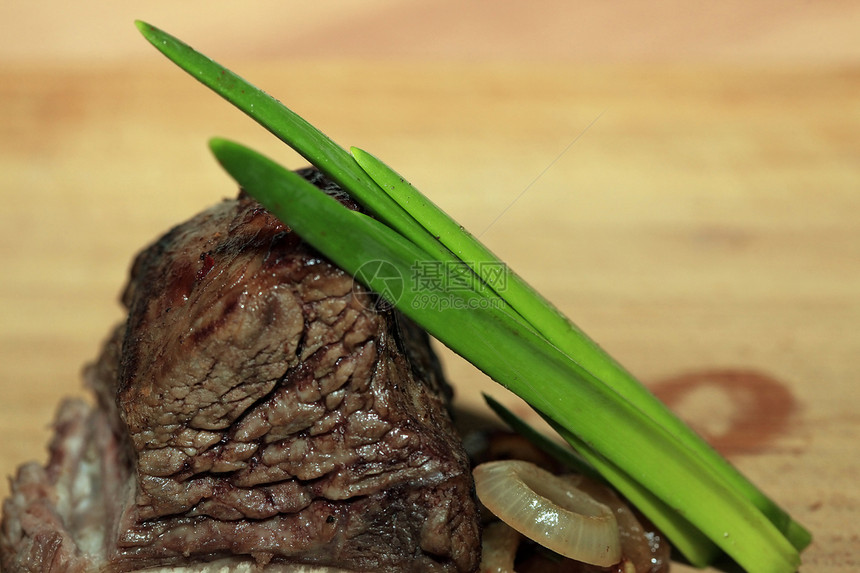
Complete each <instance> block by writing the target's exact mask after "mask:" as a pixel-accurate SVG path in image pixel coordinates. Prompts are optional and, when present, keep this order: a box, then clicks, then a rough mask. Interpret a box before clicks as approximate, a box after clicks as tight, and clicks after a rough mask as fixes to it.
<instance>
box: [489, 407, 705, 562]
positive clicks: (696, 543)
mask: <svg viewBox="0 0 860 573" xmlns="http://www.w3.org/2000/svg"><path fill="white" fill-rule="evenodd" d="M484 399H485V400H486V401H487V405H489V407H490V409H491V410H493V411H494V412H495V413H496V414H497V415H498V416H499V417H500V418H501V419H502V420H503V421H504V422H505V423H506V424H508V426H510V427H511V429H513V430H514V431H515V432H517V433H518V434H520V435H522V436H525V437H526V438H527V439H528V440H529V441H531V442H532V443H533V444H535V445H536V446H537V447H538V448H540V449H541V450H543V451H544V452H546V453H547V454H549V455H550V456H552V457H554V458H555V459H557V460H559V461H560V462H561V463H563V464H565V465H566V466H567V467H569V468H570V469H572V470H574V471H577V472H579V473H582V474H584V475H587V476H588V477H590V478H592V479H596V480H599V481H603V482H609V483H611V484H612V486H613V487H615V489H616V490H618V491H619V492H620V493H621V494H622V495H623V496H624V497H626V498H627V500H628V501H630V503H632V504H633V505H634V506H636V507H637V508H638V509H639V511H641V512H642V513H643V514H645V515H647V516H648V518H649V519H650V520H651V521H652V523H654V525H655V526H656V527H657V528H658V529H659V530H660V531H661V532H663V534H664V535H665V536H666V538H667V539H669V540H671V542H672V544H673V545H674V546H675V549H676V550H678V551H680V552H681V554H682V555H683V556H684V557H685V558H686V559H687V560H688V561H689V562H690V564H691V565H694V566H696V567H705V566H707V565H708V564H710V563H711V562H713V561H714V559H715V558H716V557H717V555H719V554H720V550H719V549H718V548H717V546H716V545H715V544H714V543H713V542H712V541H711V540H710V539H708V538H707V537H706V536H705V535H704V534H702V533H701V532H700V531H699V530H698V529H697V528H696V527H695V526H693V525H692V524H691V523H690V522H689V521H687V520H686V519H685V518H684V517H682V516H681V515H680V514H679V513H678V512H677V511H675V510H673V509H672V508H670V507H669V506H668V505H666V504H665V503H663V501H661V500H660V499H658V498H657V497H655V496H654V494H652V493H651V492H650V491H649V490H647V489H646V488H644V487H642V485H640V484H639V483H638V482H637V481H636V480H634V479H633V478H631V477H630V475H629V474H627V473H626V472H624V471H622V470H621V469H620V468H618V466H616V465H615V464H613V463H611V462H610V461H608V460H607V459H606V458H604V457H603V456H601V455H600V454H599V453H597V452H596V451H594V450H592V449H591V448H590V447H589V446H588V444H586V443H585V442H583V441H582V440H580V439H579V438H578V437H577V436H576V435H574V434H572V433H571V432H569V431H567V430H565V429H564V428H563V427H561V426H560V425H559V424H558V423H556V422H554V421H553V420H551V419H549V418H547V417H546V416H544V415H543V414H541V415H542V416H543V417H544V419H545V420H546V421H547V422H548V423H549V424H550V426H551V427H552V428H553V429H554V430H555V431H556V433H558V434H559V435H560V436H562V437H564V439H565V440H566V441H567V442H568V444H569V445H570V446H571V447H572V448H573V449H572V450H571V449H568V448H565V447H564V446H562V445H561V444H559V443H558V442H556V441H554V440H551V439H549V438H547V437H546V436H544V435H543V434H541V433H540V432H538V431H537V430H536V429H534V428H533V427H531V426H530V425H529V424H528V423H527V422H526V421H525V420H523V419H521V418H519V417H518V416H517V415H516V414H514V413H513V412H511V411H510V410H508V409H507V408H505V407H504V406H503V405H502V404H500V403H499V402H497V401H496V400H494V399H493V398H492V397H490V396H487V395H485V396H484ZM538 413H539V414H540V412H538ZM574 452H578V453H574ZM595 468H597V469H595Z"/></svg>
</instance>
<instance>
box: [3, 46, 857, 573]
mask: <svg viewBox="0 0 860 573" xmlns="http://www.w3.org/2000/svg"><path fill="white" fill-rule="evenodd" d="M231 66H232V67H233V68H234V69H236V70H238V71H241V72H242V73H243V75H245V76H246V77H248V78H249V79H251V80H252V81H253V82H254V83H256V84H258V85H261V86H264V87H265V88H267V89H268V90H269V91H270V92H272V93H274V94H276V95H277V96H278V97H279V98H281V99H282V100H284V101H286V102H287V103H288V105H290V106H291V107H293V108H294V109H296V110H297V111H298V112H299V113H301V114H303V115H304V116H305V117H307V118H308V119H309V120H311V121H312V122H314V123H315V124H317V125H318V126H320V127H321V128H322V129H323V130H324V131H326V132H327V133H328V134H329V135H331V136H332V137H334V138H335V139H336V140H337V141H339V142H341V143H342V144H344V145H358V146H360V147H363V148H365V149H368V150H370V151H372V152H374V153H375V154H377V155H379V156H381V157H382V158H384V159H385V160H386V161H388V162H389V163H391V164H392V165H394V166H396V167H397V168H398V169H399V170H400V171H401V172H402V173H404V174H405V175H407V176H408V177H409V178H410V179H411V180H412V181H413V183H415V184H416V185H417V186H418V187H419V188H420V189H422V190H423V191H424V192H425V193H427V194H428V195H430V196H431V197H432V198H433V199H434V200H436V202H437V203H439V204H440V205H442V206H443V207H444V208H445V209H447V210H448V211H449V212H451V213H452V214H453V215H454V216H455V217H456V218H457V219H459V220H460V221H461V222H462V223H463V224H464V225H465V226H466V227H468V228H469V229H471V230H472V231H473V232H474V233H475V234H478V235H480V237H481V238H482V240H484V241H485V242H486V243H488V244H489V245H490V246H491V247H492V248H493V250H495V251H496V252H497V253H498V254H499V255H500V256H501V257H502V258H503V259H505V260H506V261H507V262H508V263H509V264H510V265H511V266H512V267H513V268H514V269H515V270H517V271H518V272H519V273H520V274H522V275H523V276H525V277H526V278H527V279H528V280H529V281H530V282H532V283H533V284H534V285H535V286H536V287H537V288H538V289H539V290H541V291H542V292H544V293H545V294H546V295H547V296H548V297H549V298H550V299H551V300H553V301H555V302H556V304H557V305H558V306H559V307H560V308H561V309H562V310H564V311H565V312H566V313H567V314H568V315H569V316H571V317H572V318H573V319H574V320H575V321H576V322H577V323H579V325H580V326H582V327H583V328H584V329H585V330H586V331H587V332H589V333H590V334H591V335H592V336H593V337H594V338H595V339H596V340H597V341H599V342H600V343H601V344H602V345H603V346H604V347H606V348H607V349H608V350H609V351H610V353H612V354H613V355H614V356H616V357H617V358H618V359H619V360H620V361H621V362H622V363H624V364H625V365H627V367H628V368H629V369H631V370H632V371H633V372H634V373H635V374H637V375H638V376H639V377H640V378H641V379H642V380H643V381H644V382H646V383H647V384H648V385H649V386H650V387H651V388H652V389H653V390H654V391H655V392H656V393H657V394H658V395H659V396H661V397H662V398H664V399H665V400H666V401H667V402H668V403H669V404H670V405H671V406H672V407H674V408H675V409H676V410H677V411H678V412H679V413H680V414H681V415H682V416H683V417H685V418H686V419H688V420H689V421H690V423H691V424H692V425H693V426H694V427H696V428H697V429H698V430H699V431H701V432H702V433H704V434H705V435H706V436H708V437H709V439H711V440H712V443H713V444H714V445H715V446H716V447H717V448H718V449H720V450H721V451H722V452H723V453H724V454H725V455H727V456H728V457H729V459H730V460H731V461H732V462H734V463H735V464H737V465H738V466H739V467H740V468H741V469H742V470H743V471H744V472H745V473H747V474H748V475H749V476H750V477H752V478H753V480H754V481H755V482H756V483H758V484H759V485H760V486H761V487H762V488H763V489H764V490H765V491H766V492H767V493H768V494H770V495H771V496H772V497H773V498H775V499H776V500H777V501H778V502H779V503H780V504H781V505H783V506H784V507H785V508H787V509H788V510H789V511H790V512H791V513H792V514H793V515H794V516H795V517H796V518H797V519H798V520H799V521H800V522H801V523H803V524H805V525H807V526H808V527H809V528H810V529H811V530H812V531H813V533H814V535H815V541H814V543H813V545H812V546H811V547H810V548H809V549H808V551H807V552H806V553H805V554H804V556H803V557H804V566H803V567H802V571H808V572H812V571H816V572H845V573H847V572H849V571H852V572H853V571H856V570H857V566H858V562H860V549H858V548H860V536H858V535H860V530H858V527H857V521H858V516H860V491H858V486H857V480H858V472H860V449H858V446H857V443H858V441H857V440H858V438H860V416H858V413H857V412H858V407H860V391H858V389H857V388H858V386H857V376H858V372H860V335H858V328H857V325H858V324H860V98H858V95H860V74H858V72H857V70H856V69H853V68H833V69H826V68H821V67H818V68H814V69H813V68H782V69H774V68H773V67H766V68H765V67H742V66H728V65H726V66H709V67H684V66H658V65H654V66H648V67H632V66H631V67H627V66H613V65H602V66H599V65H595V66H587V65H574V64H561V63H557V64H547V65H522V66H516V65H514V66H510V65H507V66H501V65H499V66H494V65H477V64H475V65H470V64H457V65H441V64H440V65H435V64H430V63H423V64H419V65H414V64H410V65H406V64H397V63H389V64H346V63H314V64H310V63H307V64H303V63H283V62H271V63H269V64H265V65H261V64H249V65H242V64H241V62H238V63H236V62H231ZM214 135H220V136H227V137H231V138H235V139H239V140H241V141H243V142H245V143H247V144H250V145H252V146H254V147H257V148H259V149H261V150H262V151H264V152H267V153H269V154H270V155H272V156H274V157H276V158H278V159H280V160H282V161H284V162H285V163H287V164H288V165H290V166H293V167H298V166H300V165H302V162H301V161H300V160H299V159H298V158H297V157H296V156H295V155H294V154H292V153H291V152H288V151H286V150H285V149H284V148H283V147H282V146H281V145H280V144H278V143H277V142H275V141H273V139H272V138H271V137H270V136H269V135H268V134H266V133H265V132H263V131H262V130H261V129H259V128H258V127H257V126H255V125H253V124H252V123H251V122H250V121H249V120H246V119H245V118H244V117H242V116H241V115H240V114H239V113H238V112H235V111H233V110H232V109H231V108H229V106H227V105H226V104H224V103H222V102H221V101H220V100H218V99H217V98H216V97H215V96H212V95H210V94H208V93H207V92H206V91H205V90H204V89H203V88H201V87H199V86H198V85H197V84H196V83H195V82H193V81H191V80H190V79H188V78H187V77H185V76H184V75H182V74H181V73H180V72H178V71H174V70H172V69H170V68H169V66H167V65H166V64H165V65H163V66H158V67H153V68H147V67H139V66H137V65H135V66H134V67H133V68H132V69H129V68H126V67H121V66H119V65H110V66H105V67H103V68H91V67H90V68H79V69H74V68H72V69H68V68H67V69H52V68H50V67H48V66H47V65H41V66H30V67H29V68H28V69H26V70H25V69H23V68H21V69H14V68H9V67H6V68H4V69H2V70H0V182H2V188H3V207H2V209H0V257H2V263H3V265H2V268H3V280H2V281H0V436H2V438H0V474H3V475H4V476H5V475H10V474H12V473H13V472H14V471H15V468H16V467H17V466H18V465H19V464H21V463H22V462H24V461H26V460H29V459H37V460H43V459H44V455H45V454H44V446H45V444H46V442H47V440H48V438H49V435H50V431H49V424H50V420H51V416H52V413H53V411H54V409H55V408H56V406H57V403H58V401H59V400H60V399H62V398H63V397H64V396H70V395H82V394H84V390H83V389H82V386H81V378H80V371H81V368H82V367H83V365H84V364H85V363H86V362H87V361H89V360H91V359H92V358H93V357H94V356H95V355H96V352H97V351H98V347H99V345H100V343H101V341H102V340H103V339H104V338H105V336H106V335H107V333H108V330H109V329H110V328H111V326H112V325H113V324H114V323H115V322H116V321H118V320H120V319H121V312H120V309H119V305H118V303H117V297H118V294H119V292H120V290H121V288H122V286H123V284H124V281H125V277H126V273H127V270H128V266H129V263H130V260H131V257H132V256H133V255H134V253H135V252H137V251H138V250H139V249H140V248H141V247H142V246H143V245H145V244H146V243H148V242H149V241H151V240H153V239H154V238H155V237H157V236H158V235H159V234H160V233H162V232H163V231H165V230H166V229H167V228H169V227H170V226H171V225H173V224H175V223H177V222H179V221H182V220H184V219H185V218H187V217H189V216H191V215H192V214H193V213H195V212H196V211H198V210H200V209H202V208H204V207H205V206H207V205H210V204H212V203H213V202H217V201H218V200H220V199H221V198H223V197H228V196H231V195H233V194H234V193H235V189H234V186H233V184H232V183H231V181H229V180H228V179H227V177H226V176H225V175H223V174H222V173H221V171H220V170H219V168H218V167H217V166H216V164H215V163H214V161H213V160H212V159H211V158H210V157H209V154H208V152H207V149H206V140H207V138H209V137H211V136H214ZM445 360H446V367H447V370H448V373H449V376H450V378H451V379H452V380H453V381H454V384H455V385H456V387H457V389H458V395H459V399H460V404H461V406H462V407H463V408H465V409H471V410H474V411H480V412H481V414H480V415H482V416H486V415H488V414H487V413H486V411H485V410H483V409H482V408H483V406H482V403H481V397H480V392H483V391H489V392H492V393H493V394H494V395H496V396H497V397H499V398H500V399H501V400H502V401H503V402H505V403H507V404H509V405H510V406H511V407H513V408H514V409H515V410H516V411H518V412H520V413H524V414H526V415H527V414H528V410H527V409H526V408H524V407H523V406H522V405H521V404H519V403H518V402H517V401H516V400H515V399H513V398H512V397H510V396H508V395H507V394H506V393H505V392H504V391H503V390H501V389H500V388H497V387H496V386H495V385H494V384H493V383H492V382H490V381H488V380H486V379H485V378H484V377H483V376H482V375H480V374H479V373H477V372H476V371H475V370H474V369H473V368H471V367H470V366H469V365H468V364H465V363H463V362H462V361H461V360H459V359H458V358H456V357H454V356H451V355H450V354H449V353H447V352H445ZM607 431H612V429H611V428H607ZM7 492H8V487H7V485H6V483H5V481H4V482H3V483H2V485H0V495H3V496H5V495H6V493H7ZM676 570H681V571H684V570H686V569H685V568H684V567H681V566H679V567H677V569H676Z"/></svg>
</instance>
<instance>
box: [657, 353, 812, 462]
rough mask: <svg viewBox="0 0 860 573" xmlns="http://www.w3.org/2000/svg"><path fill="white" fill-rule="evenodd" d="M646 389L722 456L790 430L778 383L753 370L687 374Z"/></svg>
mask: <svg viewBox="0 0 860 573" xmlns="http://www.w3.org/2000/svg"><path fill="white" fill-rule="evenodd" d="M650 388H651V390H652V391H653V392H654V393H655V394H656V395H657V397H658V398H660V399H661V400H663V401H664V402H665V403H666V404H667V405H668V406H669V407H670V408H672V410H674V411H675V412H676V413H677V414H678V415H679V416H680V417H681V418H682V419H684V420H685V421H686V422H687V423H688V424H689V425H690V426H692V427H693V428H694V429H695V430H696V431H697V432H699V434H701V435H702V436H703V437H704V438H705V439H706V440H707V441H708V442H709V443H710V444H711V445H712V446H713V447H714V448H715V449H716V450H717V451H719V452H720V453H721V454H723V455H732V454H746V453H754V452H758V451H761V450H762V449H764V448H765V447H766V446H768V445H769V444H770V443H771V442H773V440H775V439H776V438H777V437H779V436H780V435H781V434H783V433H785V432H786V431H788V430H789V429H790V427H791V426H792V424H793V417H794V414H795V413H796V410H797V402H796V400H795V398H794V396H793V395H792V393H791V391H790V389H789V388H788V387H787V386H786V385H785V384H784V383H782V382H780V381H779V380H776V379H775V378H773V377H771V376H768V375H766V374H763V373H760V372H756V371H753V370H743V369H737V370H733V369H713V370H702V371H696V372H689V373H686V374H683V375H680V376H677V377H674V378H670V379H667V380H662V381H659V382H656V383H654V384H651V385H650Z"/></svg>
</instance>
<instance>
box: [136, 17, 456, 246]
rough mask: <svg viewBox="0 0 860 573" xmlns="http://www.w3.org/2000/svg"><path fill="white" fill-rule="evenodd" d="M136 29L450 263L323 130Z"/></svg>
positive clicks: (201, 58)
mask: <svg viewBox="0 0 860 573" xmlns="http://www.w3.org/2000/svg"><path fill="white" fill-rule="evenodd" d="M136 25H137V27H138V29H139V30H140V32H141V34H143V36H144V37H145V38H146V39H147V40H148V41H149V42H150V43H151V44H152V45H153V46H154V47H155V48H156V49H158V50H159V51H160V52H161V53H162V54H164V55H165V56H166V57H167V58H168V59H169V60H171V61H172V62H173V63H175V64H176V65H177V66H179V67H180V68H181V69H183V70H184V71H186V72H187V73H188V74H190V75H191V76H192V77H194V78H195V79H196V80H198V81H199V82H200V83H202V84H203V85H205V86H206V87H208V88H209V89H211V90H212V91H214V92H215V93H217V94H218V95H219V96H221V97H222V98H224V99H225V100H227V101H228V102H229V103H231V104H233V105H234V106H235V107H236V108H238V109H239V110H241V111H242V112H244V113H245V114H246V115H248V116H249V117H250V118H251V119H253V120H254V121H256V122H257V123H259V124H260V125H261V126H263V127H264V128H265V129H267V130H268V131H269V132H271V133H272V134H273V135H275V136H276V137H278V138H279V139H280V140H281V141H283V142H284V143H286V144H287V145H288V146H290V147H291V148H292V149H294V150H295V151H297V152H298V153H299V154H300V155H302V156H303V157H304V158H305V159H307V160H308V161H310V163H311V164H312V165H315V166H316V167H317V168H319V169H320V171H322V172H323V173H325V174H326V175H327V176H328V177H330V178H331V179H332V180H333V181H335V182H336V183H337V184H338V185H339V186H340V187H341V188H342V189H344V190H345V191H346V192H348V193H349V194H350V196H352V197H353V199H355V200H356V201H358V202H359V203H360V204H361V205H362V206H363V207H364V208H365V209H366V210H367V211H368V212H370V213H372V214H373V215H374V216H376V217H377V218H379V219H380V220H381V221H384V222H385V223H386V224H387V225H389V226H390V227H392V228H394V229H396V230H397V231H399V232H400V233H402V234H404V235H407V236H409V237H410V239H411V240H412V241H413V242H414V243H416V244H418V245H420V246H421V248H423V249H424V250H426V251H427V252H428V254H430V255H431V256H432V257H434V258H437V259H440V260H452V258H453V257H452V255H451V254H450V253H448V252H447V249H445V248H444V247H443V246H442V245H441V244H440V243H439V242H438V241H436V240H434V239H433V238H432V237H430V236H429V235H428V234H427V233H426V231H424V229H423V227H421V226H420V225H419V224H418V223H417V222H416V221H415V220H414V219H413V218H412V216H411V215H409V214H407V213H406V212H405V211H404V210H403V209H402V208H401V207H400V206H399V205H398V204H397V203H395V202H394V201H392V200H391V199H390V198H389V197H388V196H387V195H386V194H385V193H381V192H380V189H379V187H378V185H377V184H376V183H375V182H374V181H373V180H372V179H371V178H370V177H368V176H367V174H366V173H365V172H364V171H363V170H362V169H361V168H360V167H359V166H358V164H357V163H356V162H355V160H354V159H353V158H352V156H351V155H350V154H349V153H348V152H347V151H346V150H344V149H343V148H342V147H340V146H339V145H338V144H337V143H335V142H334V141H332V140H331V139H330V138H329V137H328V136H326V135H325V134H324V133H323V132H322V131H320V130H319V129H317V128H316V127H314V126H313V125H311V124H310V123H309V122H307V121H306V120H305V119H303V118H301V117H300V116H299V115H297V114H296V113H295V112H293V111H292V110H290V109H289V108H287V107H286V106H284V105H283V104H282V103H280V102H279V101H278V100H276V99H275V98H273V97H271V96H270V95H268V94H267V93H265V92H264V91H262V90H260V89H259V88H257V87H255V86H253V85H252V84H250V83H249V82H248V81H246V80H245V79H243V78H242V77H240V76H238V75H236V74H234V73H233V72H231V71H230V70H228V69H227V68H225V67H223V66H222V65H220V64H219V63H217V62H215V61H214V60H212V59H210V58H208V57H206V56H205V55H203V54H201V53H199V52H197V51H196V50H194V49H193V48H191V47H190V46H188V45H187V44H185V43H184V42H182V41H181V40H179V39H177V38H175V37H174V36H171V35H170V34H168V33H167V32H165V31H163V30H160V29H158V28H156V27H155V26H152V25H151V24H147V23H145V22H141V21H137V22H136Z"/></svg>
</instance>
